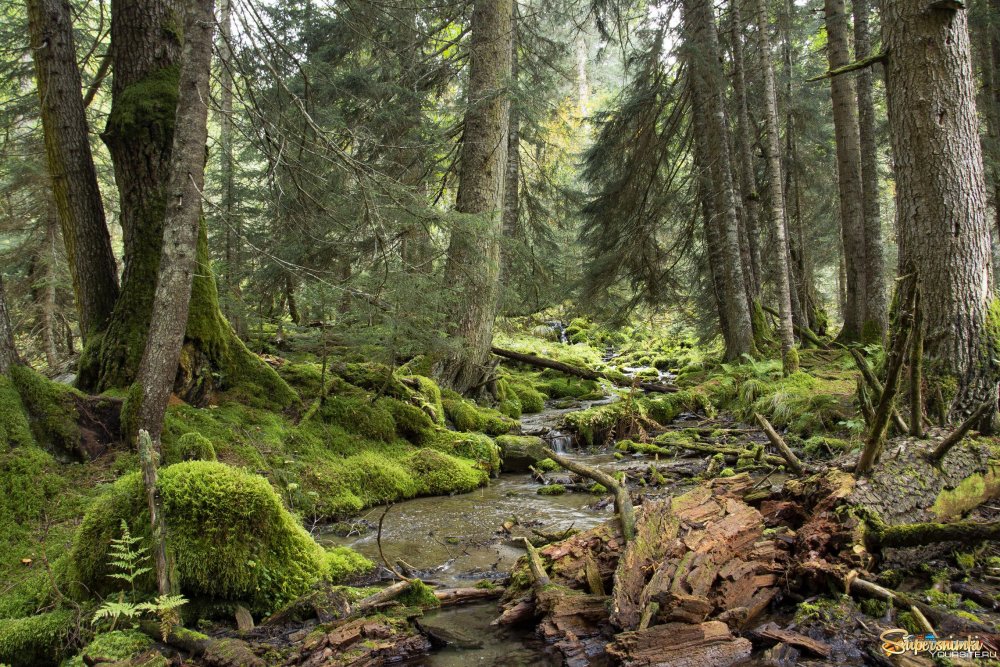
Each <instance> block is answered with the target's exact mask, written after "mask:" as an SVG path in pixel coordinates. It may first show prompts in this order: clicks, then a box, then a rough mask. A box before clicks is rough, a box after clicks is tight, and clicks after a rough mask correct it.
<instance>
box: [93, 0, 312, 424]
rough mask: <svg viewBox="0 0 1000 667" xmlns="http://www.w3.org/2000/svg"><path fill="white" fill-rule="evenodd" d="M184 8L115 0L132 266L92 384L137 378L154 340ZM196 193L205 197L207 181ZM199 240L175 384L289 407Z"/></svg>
mask: <svg viewBox="0 0 1000 667" xmlns="http://www.w3.org/2000/svg"><path fill="white" fill-rule="evenodd" d="M183 7H184V3H182V2H181V1H180V0H142V1H141V2H140V1H139V0H114V4H113V6H112V17H111V18H112V20H111V35H112V38H111V43H112V51H113V57H114V71H115V76H114V82H113V86H112V104H111V113H110V115H109V116H108V122H107V126H106V128H105V131H104V134H103V138H104V141H105V143H106V144H107V146H108V148H109V150H110V152H111V158H112V161H113V163H114V168H115V181H116V183H117V185H118V191H119V201H120V203H121V223H122V231H123V241H124V247H125V262H124V263H125V269H124V273H123V276H122V291H121V295H120V297H119V298H118V301H117V302H116V304H115V310H114V313H113V314H112V317H111V322H110V324H109V326H108V328H107V331H106V332H105V333H104V334H103V335H102V336H101V337H100V338H99V339H98V340H95V341H92V342H91V343H90V344H88V345H87V347H86V348H85V349H84V352H83V356H82V357H81V363H80V376H79V380H78V383H79V384H80V386H81V387H83V388H86V389H89V390H92V391H103V390H105V389H110V388H122V387H127V386H129V385H131V384H132V383H133V382H134V381H135V379H136V375H137V373H138V370H139V365H140V362H141V361H142V356H143V351H144V350H145V349H146V347H147V346H146V339H147V335H148V332H149V330H150V327H151V318H152V316H153V301H154V298H155V291H156V285H157V277H158V274H159V270H160V258H161V255H162V254H163V251H164V218H165V216H166V213H167V204H168V201H167V197H168V190H167V179H168V176H169V173H170V162H171V155H172V150H173V140H174V129H175V127H179V126H177V125H176V120H177V109H178V94H179V93H178V91H179V81H180V78H179V77H180V51H181V37H182V35H183V26H181V25H178V21H179V20H182V19H179V18H178V17H182V16H183V15H184V12H183ZM205 99H207V98H205ZM202 104H205V102H204V101H202ZM201 150H204V147H202V149H201ZM195 196H196V198H197V199H198V200H200V197H201V189H200V188H199V191H198V192H197V194H196V195H195ZM187 203H193V202H187ZM196 238H197V246H196V247H197V257H196V262H197V265H198V269H197V272H196V275H195V276H194V281H193V287H192V289H191V296H190V307H189V309H188V311H187V312H188V317H187V318H186V320H185V321H184V322H186V324H187V331H186V339H185V344H184V352H183V354H182V356H181V360H182V363H181V369H180V370H179V372H178V373H177V377H176V379H175V380H174V381H173V382H171V383H169V384H172V385H173V386H174V388H175V390H176V392H177V394H178V395H179V396H180V397H181V398H182V399H184V400H186V401H188V402H192V403H201V402H203V401H204V400H205V398H206V397H207V396H208V395H209V394H210V393H212V392H214V391H216V390H219V389H227V388H233V387H243V388H246V389H247V390H249V391H252V392H254V393H255V394H258V395H260V396H264V397H267V398H268V400H271V401H272V402H273V403H274V404H275V405H278V406H281V407H285V406H288V405H290V404H291V403H293V402H294V401H295V400H296V396H295V394H294V392H293V391H292V390H291V389H290V388H289V387H288V385H287V384H286V383H285V382H284V381H282V380H281V378H280V377H279V376H278V375H277V373H276V372H275V371H274V369H272V368H271V367H270V366H268V365H267V364H265V363H263V362H262V361H261V360H260V359H257V358H256V357H254V355H253V354H252V353H251V352H250V351H249V350H248V349H247V348H246V346H245V345H244V344H243V343H242V341H240V340H239V338H238V337H237V336H236V334H235V333H234V331H233V329H232V327H231V326H230V324H229V322H228V321H226V319H225V317H224V316H223V315H222V312H221V310H220V309H219V295H218V289H217V287H216V284H215V276H214V274H213V271H212V266H211V262H210V260H209V255H208V240H207V234H206V232H205V229H204V226H203V225H202V227H201V229H200V231H199V233H198V235H197V236H196ZM184 322H182V323H181V324H184ZM133 435H134V434H133Z"/></svg>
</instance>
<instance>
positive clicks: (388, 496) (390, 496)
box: [344, 451, 420, 505]
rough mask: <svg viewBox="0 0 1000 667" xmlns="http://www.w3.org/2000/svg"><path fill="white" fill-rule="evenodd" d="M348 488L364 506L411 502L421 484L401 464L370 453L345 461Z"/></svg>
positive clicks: (418, 491)
mask: <svg viewBox="0 0 1000 667" xmlns="http://www.w3.org/2000/svg"><path fill="white" fill-rule="evenodd" d="M344 463H345V465H346V466H347V468H348V476H347V480H348V484H349V488H350V489H351V491H353V492H354V493H355V494H356V495H357V496H358V497H360V498H363V499H365V500H367V501H368V502H367V503H366V504H371V505H374V504H377V503H383V502H393V501H396V500H402V499H405V498H413V497H415V496H417V495H418V494H419V493H420V484H419V483H418V482H417V480H416V479H414V477H413V475H412V474H411V473H410V471H409V470H408V469H407V468H406V467H405V466H404V465H403V464H402V463H401V462H397V461H394V460H392V459H391V458H389V457H387V456H384V455H380V454H378V453H376V452H373V451H367V452H364V453H362V454H357V455H356V456H352V457H350V458H348V459H347V460H346V461H345V462H344Z"/></svg>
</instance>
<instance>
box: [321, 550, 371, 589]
mask: <svg viewBox="0 0 1000 667" xmlns="http://www.w3.org/2000/svg"><path fill="white" fill-rule="evenodd" d="M325 558H326V566H325V570H326V572H325V574H326V578H327V579H328V580H330V581H331V582H333V583H334V584H340V583H343V582H345V581H347V580H348V579H351V578H352V577H357V576H359V575H362V574H367V573H369V572H371V571H372V570H374V569H375V563H373V562H371V561H370V560H368V559H367V558H365V557H364V556H362V555H361V554H359V553H358V552H357V551H354V550H353V549H348V548H347V547H335V548H333V549H330V550H329V551H327V552H326V557H325Z"/></svg>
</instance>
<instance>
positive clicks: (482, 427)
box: [443, 390, 517, 435]
mask: <svg viewBox="0 0 1000 667" xmlns="http://www.w3.org/2000/svg"><path fill="white" fill-rule="evenodd" d="M443 396H444V397H443V405H444V411H445V414H446V415H447V417H448V421H450V422H451V423H452V424H453V425H454V427H455V430H456V431H464V432H466V433H473V432H475V433H487V434H489V435H503V434H505V433H510V432H511V431H512V430H514V429H515V428H516V427H517V422H516V421H514V420H513V419H512V418H510V417H508V416H507V415H505V414H503V413H501V412H500V411H499V410H494V409H493V408H484V407H482V406H479V405H476V404H475V403H473V402H472V401H469V400H466V399H464V398H462V397H461V396H460V395H458V394H456V393H455V392H453V391H451V390H445V391H444V394H443Z"/></svg>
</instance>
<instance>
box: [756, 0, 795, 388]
mask: <svg viewBox="0 0 1000 667" xmlns="http://www.w3.org/2000/svg"><path fill="white" fill-rule="evenodd" d="M756 2H757V7H756V9H757V12H756V13H757V34H758V39H759V40H760V46H759V49H760V69H761V71H762V72H763V73H764V118H765V123H764V124H765V126H766V128H767V143H766V146H767V173H768V188H769V191H770V200H771V211H770V214H771V230H772V232H773V234H774V248H775V255H776V257H775V259H776V260H777V261H776V264H777V269H778V270H777V272H776V273H777V293H778V332H779V334H780V337H781V360H782V366H783V368H784V372H785V374H786V375H790V374H791V373H795V372H796V371H798V370H799V358H798V353H797V352H796V351H795V332H794V326H793V324H792V286H791V282H790V279H789V275H790V264H791V262H789V259H788V242H787V235H788V232H787V229H788V223H787V216H786V213H785V192H784V185H783V183H782V180H781V134H780V133H779V131H778V98H777V92H776V91H775V84H774V66H773V65H772V63H771V38H770V29H771V26H770V21H769V20H768V16H767V2H766V1H765V0H756Z"/></svg>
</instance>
